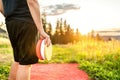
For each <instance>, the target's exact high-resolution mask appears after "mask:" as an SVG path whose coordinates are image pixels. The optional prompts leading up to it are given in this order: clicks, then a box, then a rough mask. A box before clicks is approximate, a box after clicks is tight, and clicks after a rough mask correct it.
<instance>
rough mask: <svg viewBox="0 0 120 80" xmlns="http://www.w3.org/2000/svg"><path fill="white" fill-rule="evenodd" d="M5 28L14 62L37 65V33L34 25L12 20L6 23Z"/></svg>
mask: <svg viewBox="0 0 120 80" xmlns="http://www.w3.org/2000/svg"><path fill="white" fill-rule="evenodd" d="M6 26H7V31H8V34H9V38H10V41H11V45H12V48H13V52H14V60H15V61H16V62H19V64H21V65H30V64H35V63H37V62H38V58H37V56H36V42H37V40H38V31H37V28H36V26H35V24H33V23H28V22H23V21H17V20H12V21H9V22H6Z"/></svg>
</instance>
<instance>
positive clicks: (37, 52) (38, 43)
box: [36, 39, 43, 60]
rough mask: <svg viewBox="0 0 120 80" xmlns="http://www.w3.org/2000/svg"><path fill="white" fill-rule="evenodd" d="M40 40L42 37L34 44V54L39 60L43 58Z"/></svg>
mask: <svg viewBox="0 0 120 80" xmlns="http://www.w3.org/2000/svg"><path fill="white" fill-rule="evenodd" d="M42 41H43V39H40V40H38V42H37V45H36V54H37V57H38V58H39V59H40V60H43V57H42V55H41V43H42Z"/></svg>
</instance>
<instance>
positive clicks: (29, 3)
mask: <svg viewBox="0 0 120 80" xmlns="http://www.w3.org/2000/svg"><path fill="white" fill-rule="evenodd" d="M27 3H28V5H34V4H35V3H38V0H27Z"/></svg>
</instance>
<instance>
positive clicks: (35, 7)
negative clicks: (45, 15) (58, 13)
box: [27, 0, 44, 33]
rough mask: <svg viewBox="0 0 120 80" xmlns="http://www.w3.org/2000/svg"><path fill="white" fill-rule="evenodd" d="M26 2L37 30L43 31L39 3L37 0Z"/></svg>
mask: <svg viewBox="0 0 120 80" xmlns="http://www.w3.org/2000/svg"><path fill="white" fill-rule="evenodd" d="M27 3H28V7H29V10H30V13H31V15H32V18H33V20H34V22H35V24H36V26H37V28H38V30H39V32H40V33H41V32H43V31H44V30H43V25H42V19H41V15H40V9H39V8H40V7H39V3H38V1H37V0H27Z"/></svg>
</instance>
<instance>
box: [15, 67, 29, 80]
mask: <svg viewBox="0 0 120 80" xmlns="http://www.w3.org/2000/svg"><path fill="white" fill-rule="evenodd" d="M30 71H31V65H19V66H18V71H17V77H16V80H30Z"/></svg>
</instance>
